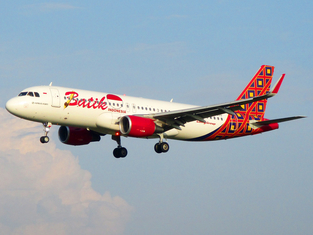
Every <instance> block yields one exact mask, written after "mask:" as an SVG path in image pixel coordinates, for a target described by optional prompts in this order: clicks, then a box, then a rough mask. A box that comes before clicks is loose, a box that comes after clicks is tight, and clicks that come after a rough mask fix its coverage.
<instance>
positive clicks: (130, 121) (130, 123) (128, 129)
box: [120, 116, 164, 137]
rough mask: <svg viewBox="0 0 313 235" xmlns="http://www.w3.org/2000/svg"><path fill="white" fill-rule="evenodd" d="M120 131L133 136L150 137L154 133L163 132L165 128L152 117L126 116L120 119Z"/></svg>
mask: <svg viewBox="0 0 313 235" xmlns="http://www.w3.org/2000/svg"><path fill="white" fill-rule="evenodd" d="M120 131H121V133H122V134H123V135H128V136H132V137H148V136H151V135H153V134H154V133H161V132H163V131H164V130H163V128H162V127H159V126H157V125H156V124H155V123H154V121H153V120H152V119H150V118H144V117H137V116H124V117H122V118H121V121H120Z"/></svg>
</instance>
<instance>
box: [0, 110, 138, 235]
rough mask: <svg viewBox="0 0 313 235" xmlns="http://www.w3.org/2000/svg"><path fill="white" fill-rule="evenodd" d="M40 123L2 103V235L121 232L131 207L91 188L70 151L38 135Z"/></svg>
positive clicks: (0, 118)
mask: <svg viewBox="0 0 313 235" xmlns="http://www.w3.org/2000/svg"><path fill="white" fill-rule="evenodd" d="M41 128H42V127H41V125H40V124H37V123H32V122H29V121H25V120H21V119H18V118H14V117H12V116H11V115H10V114H8V113H7V111H6V110H4V109H2V108H0V129H1V135H0V231H1V233H2V234H11V235H15V234H32V235H36V234H48V235H49V234H60V235H63V234H64V235H68V234H75V235H76V234H77V235H79V234H123V231H124V228H125V225H126V223H127V221H128V220H129V218H130V215H131V212H132V210H133V208H132V207H131V206H130V205H129V204H128V203H127V202H126V201H125V200H124V199H122V198H121V197H119V196H115V197H112V196H111V195H110V193H109V192H106V193H105V194H104V195H100V194H99V193H97V192H96V191H95V190H93V189H92V187H91V181H90V179H91V174H90V173H89V172H88V171H86V170H83V169H81V167H80V165H79V162H78V159H77V158H75V157H74V156H73V155H72V154H71V152H69V151H64V150H60V149H57V148H56V146H55V144H54V143H53V142H52V141H51V142H50V143H49V144H47V145H42V144H40V142H39V139H38V133H40V132H41Z"/></svg>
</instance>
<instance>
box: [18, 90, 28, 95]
mask: <svg viewBox="0 0 313 235" xmlns="http://www.w3.org/2000/svg"><path fill="white" fill-rule="evenodd" d="M25 95H27V91H24V92H21V93H20V94H19V95H18V96H25Z"/></svg>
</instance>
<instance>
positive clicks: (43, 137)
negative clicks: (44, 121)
mask: <svg viewBox="0 0 313 235" xmlns="http://www.w3.org/2000/svg"><path fill="white" fill-rule="evenodd" d="M49 140H50V139H49V137H48V136H41V137H40V142H41V143H43V144H46V143H48V142H49Z"/></svg>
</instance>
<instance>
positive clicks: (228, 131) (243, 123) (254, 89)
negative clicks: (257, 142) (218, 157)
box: [204, 65, 274, 140]
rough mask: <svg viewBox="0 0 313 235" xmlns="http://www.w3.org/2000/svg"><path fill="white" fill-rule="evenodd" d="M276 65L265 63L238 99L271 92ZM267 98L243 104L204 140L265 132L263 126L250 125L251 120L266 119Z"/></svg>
mask: <svg viewBox="0 0 313 235" xmlns="http://www.w3.org/2000/svg"><path fill="white" fill-rule="evenodd" d="M273 73H274V67H273V66H268V65H263V66H261V68H260V69H259V71H258V72H257V73H256V74H255V76H254V77H253V78H252V80H251V81H250V82H249V84H248V85H247V87H246V88H245V89H244V90H243V91H242V92H241V94H240V95H239V97H238V98H237V100H241V99H248V98H251V97H255V96H261V95H265V94H266V93H268V92H269V90H270V86H271V82H272V77H273ZM266 104H267V100H261V101H258V102H254V103H251V104H246V105H243V106H242V108H243V109H242V110H238V111H236V112H235V113H236V116H235V115H228V118H227V120H226V122H225V123H224V124H223V125H222V126H221V127H220V128H219V129H218V130H217V131H215V132H214V133H211V134H210V135H209V136H206V138H205V139H204V140H218V139H228V138H233V137H240V136H244V135H253V134H257V133H260V132H263V131H264V130H262V129H261V128H258V129H255V130H253V129H252V128H251V127H250V126H249V121H250V120H257V121H260V120H264V114H265V109H266Z"/></svg>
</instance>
